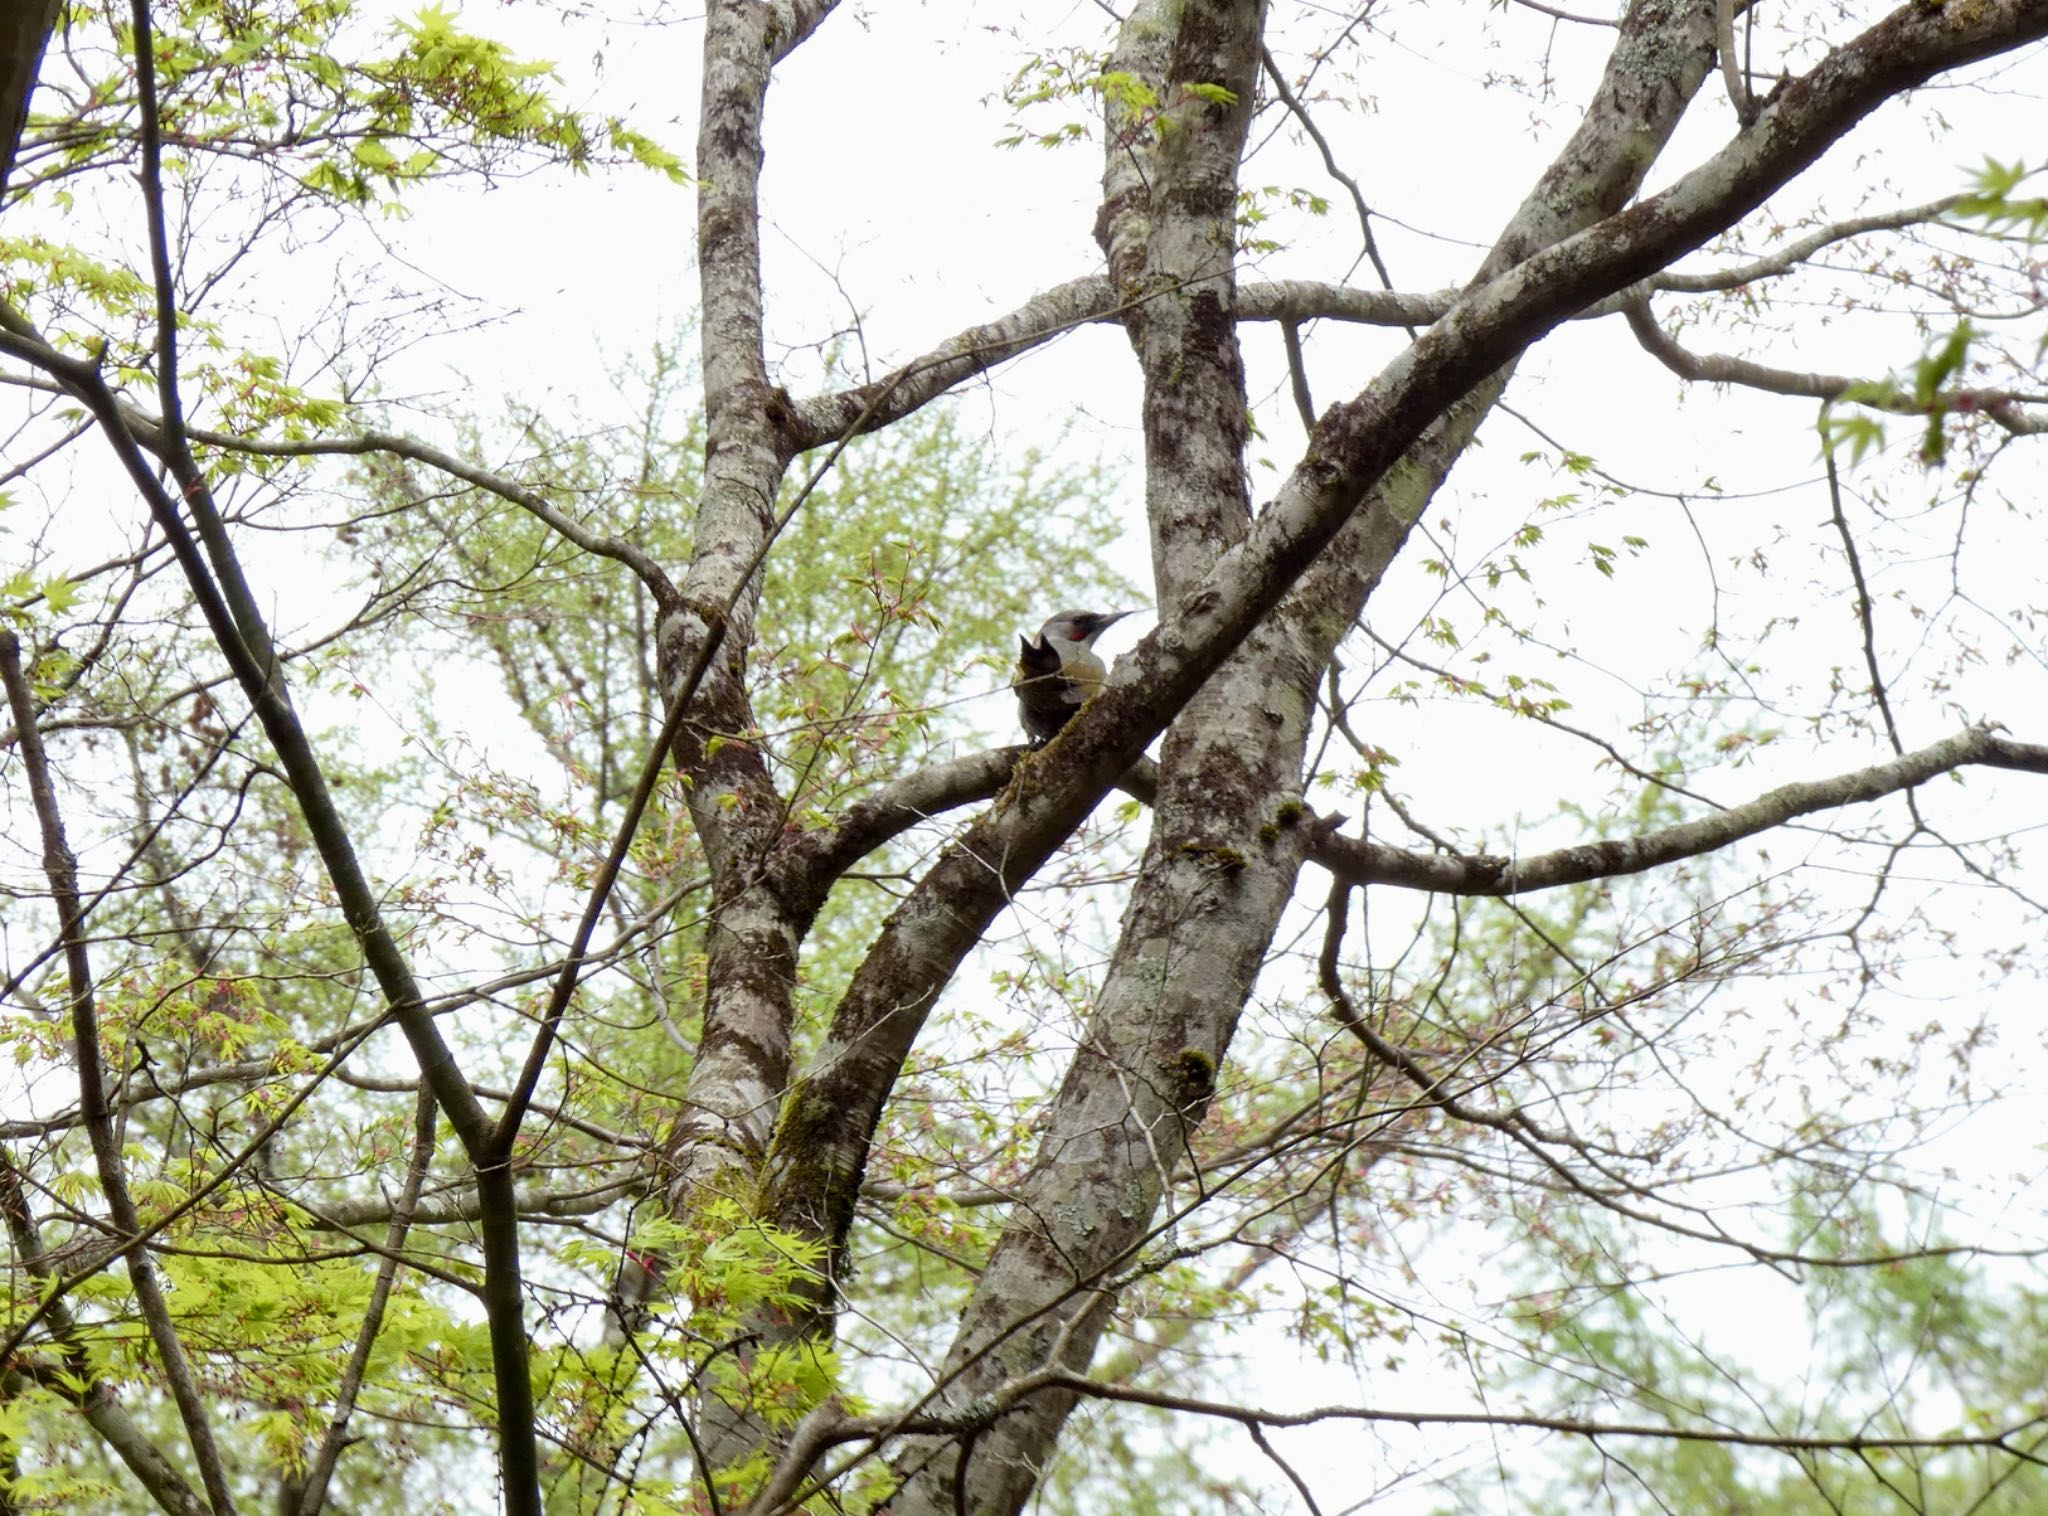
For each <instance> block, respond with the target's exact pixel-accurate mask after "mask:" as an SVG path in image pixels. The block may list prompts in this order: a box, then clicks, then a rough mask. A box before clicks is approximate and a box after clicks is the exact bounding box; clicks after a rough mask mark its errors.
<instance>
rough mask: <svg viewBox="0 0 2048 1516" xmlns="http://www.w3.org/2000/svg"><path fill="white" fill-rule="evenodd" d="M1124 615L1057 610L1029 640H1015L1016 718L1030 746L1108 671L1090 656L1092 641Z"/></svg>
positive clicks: (1047, 735) (1054, 731)
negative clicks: (1016, 650)
mask: <svg viewBox="0 0 2048 1516" xmlns="http://www.w3.org/2000/svg"><path fill="white" fill-rule="evenodd" d="M1128 615H1130V612H1129V611H1061V612H1060V613H1059V614H1058V615H1056V616H1052V617H1049V618H1048V619H1047V621H1046V623H1045V625H1044V626H1042V627H1040V628H1039V629H1038V636H1037V637H1036V638H1035V639H1034V638H1030V637H1025V636H1019V637H1018V638H1017V647H1018V652H1017V674H1016V677H1015V678H1014V679H1012V680H1011V681H1010V683H1011V685H1012V686H1013V687H1014V688H1015V689H1016V691H1017V718H1018V720H1020V721H1022V722H1023V723H1024V735H1025V736H1027V737H1029V738H1030V739H1031V745H1032V746H1033V747H1034V748H1041V747H1044V746H1045V745H1046V744H1047V743H1048V742H1050V741H1052V739H1053V738H1054V737H1056V736H1058V735H1059V730H1060V728H1061V727H1063V726H1065V725H1066V724H1067V722H1068V720H1069V719H1071V718H1072V716H1073V714H1074V712H1076V711H1078V710H1079V709H1080V708H1081V707H1082V705H1083V704H1085V703H1086V702H1087V701H1089V700H1090V699H1092V698H1094V695H1095V692H1096V690H1098V689H1100V688H1101V687H1102V679H1103V675H1105V674H1106V673H1108V672H1109V671H1108V670H1107V669H1105V668H1104V667H1103V666H1102V660H1101V659H1100V658H1098V657H1096V656H1095V639H1096V638H1097V637H1100V636H1101V635H1102V634H1103V632H1104V631H1105V630H1106V629H1107V628H1108V627H1109V626H1110V625H1111V623H1113V622H1117V621H1121V620H1123V618H1124V617H1126V616H1128Z"/></svg>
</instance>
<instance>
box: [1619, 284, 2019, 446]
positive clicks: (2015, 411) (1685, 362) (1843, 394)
mask: <svg viewBox="0 0 2048 1516" xmlns="http://www.w3.org/2000/svg"><path fill="white" fill-rule="evenodd" d="M1626 315H1627V317H1628V325H1629V330H1630V331H1632V332H1634V333H1635V335H1636V340H1637V341H1638V342H1640V343H1641V344H1642V345H1643V349H1644V351H1646V352H1648V353H1649V354H1650V356H1651V357H1653V358H1655V359H1656V360H1657V361H1658V362H1660V363H1662V364H1663V365H1664V366H1665V367H1666V368H1668V369H1670V370H1671V372H1672V373H1674V374H1676V375H1678V377H1679V378H1681V379H1690V380H1693V381H1696V382H1697V381H1704V382H1706V383H1709V384H1740V385H1743V386H1746V387H1747V388H1749V389H1758V390H1767V391H1769V392H1770V393H1771V394H1774V395H1803V396H1806V397H1807V398H1809V399H1813V400H1827V401H1837V400H1853V401H1854V403H1855V404H1857V405H1862V406H1868V407H1869V408H1870V409H1872V410H1879V411H1887V412H1889V413H1891V414H1892V415H1895V416H1926V415H1933V414H1938V413H1941V412H1946V411H1956V412H1962V413H1969V412H1973V411H1981V412H1983V413H1984V414H1985V415H1986V416H1988V417H1990V418H1991V420H1993V421H1995V422H1996V423H1997V424H1998V425H2000V426H2002V427H2004V428H2005V430H2007V431H2008V432H2011V433H2013V434H2014V435H2016V436H2031V435H2037V434H2039V433H2042V432H2048V415H2044V414H2041V413H2039V412H2035V411H2029V410H2026V409H2024V408H2023V403H2024V402H2027V401H2042V400H2043V399H2044V397H2040V396H2033V395H2022V394H2019V393H2016V392H2014V391H2011V390H1978V389H1954V390H1943V391H1942V392H1941V393H1940V394H1938V395H1936V396H1935V397H1934V398H1933V400H1931V401H1921V400H1919V399H1917V398H1915V397H1914V396H1913V395H1912V394H1911V393H1910V392H1909V391H1906V390H1904V389H1900V388H1897V387H1896V386H1885V385H1881V384H1872V383H1871V382H1870V381H1869V380H1867V379H1852V378H1849V377H1848V376H1846V375H1842V374H1817V373H1801V372H1799V371H1797V370H1794V369H1783V368H1771V367H1768V366H1767V365H1765V364H1761V363H1752V362H1750V361H1749V360H1748V359H1747V358H1728V357H1723V356H1720V355H1719V354H1704V355H1702V354H1696V353H1693V352H1690V351H1688V350H1687V349H1685V348H1684V347H1681V346H1680V345H1679V343H1678V342H1677V340H1676V339H1674V338H1673V337H1672V336H1671V335H1670V334H1669V333H1668V332H1666V331H1665V330H1664V328H1663V327H1662V326H1660V325H1658V324H1657V318H1656V317H1655V316H1654V315H1652V314H1651V313H1650V307H1649V302H1648V301H1638V302H1636V303H1634V304H1631V305H1629V306H1628V307H1627V310H1626ZM1851 391H1854V392H1855V393H1854V394H1853V395H1852V394H1851V393H1850V392H1851Z"/></svg>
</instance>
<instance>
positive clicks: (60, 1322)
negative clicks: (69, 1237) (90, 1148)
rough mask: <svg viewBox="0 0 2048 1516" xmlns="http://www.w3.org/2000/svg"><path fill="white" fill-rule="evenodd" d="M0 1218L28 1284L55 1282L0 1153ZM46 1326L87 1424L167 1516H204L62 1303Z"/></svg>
mask: <svg viewBox="0 0 2048 1516" xmlns="http://www.w3.org/2000/svg"><path fill="white" fill-rule="evenodd" d="M0 1212H4V1213H5V1214H6V1217H7V1235H8V1237H9V1238H10V1239H11V1240H12V1241H13V1243H14V1253H15V1258H16V1259H17V1260H18V1263H19V1266H20V1267H21V1268H23V1269H25V1270H27V1271H28V1275H29V1277H30V1278H31V1279H36V1280H41V1281H49V1280H52V1279H54V1278H55V1277H56V1273H55V1270H53V1269H52V1268H51V1267H50V1264H49V1261H48V1259H47V1258H46V1256H45V1254H44V1252H43V1240H42V1237H41V1235H40V1233H39V1231H38V1229H37V1227H36V1223H35V1216H34V1213H33V1212H31V1211H30V1210H29V1204H28V1195H27V1192H26V1191H25V1190H24V1189H23V1187H22V1183H21V1174H20V1172H19V1171H18V1170H17V1169H16V1168H15V1166H14V1161H13V1159H12V1158H11V1157H10V1156H9V1155H7V1154H6V1153H4V1152H0ZM47 1320H48V1321H49V1324H50V1325H49V1331H50V1338H51V1340H52V1341H53V1342H55V1343H56V1345H57V1350H58V1352H60V1353H61V1354H62V1355H63V1358H64V1367H65V1369H66V1371H67V1372H68V1373H69V1374H70V1376H71V1379H72V1381H73V1383H72V1384H68V1385H64V1386H63V1389H64V1393H65V1394H67V1395H69V1396H70V1397H71V1398H72V1399H73V1400H74V1401H75V1402H76V1404H77V1406H78V1408H79V1410H81V1411H82V1412H84V1414H85V1420H86V1424H87V1425H88V1426H90V1427H91V1428H92V1429H93V1430H94V1431H95V1432H97V1433H99V1435H100V1438H101V1440H102V1441H104V1442H105V1443H106V1445H107V1446H108V1447H109V1448H111V1449H113V1451H114V1456H115V1457H117V1458H119V1459H120V1460H121V1462H122V1463H124V1464H126V1465H127V1466H128V1471H129V1472H130V1473H131V1474H133V1475H134V1476H135V1478H136V1480H137V1481H138V1482H139V1483H140V1484H141V1485H142V1487H143V1489H145V1490H147V1491H148V1492H149V1496H150V1498H151V1499H152V1500H154V1501H155V1502H156V1503H157V1504H158V1505H160V1506H162V1507H163V1508H164V1509H165V1510H166V1511H169V1512H170V1513H171V1516H207V1504H206V1502H205V1501H204V1500H202V1499H201V1498H200V1496H199V1492H198V1491H197V1490H195V1489H193V1488H192V1486H191V1485H189V1484H187V1483H186V1482H185V1476H184V1475H182V1474H180V1473H179V1472H178V1466H177V1465H176V1464H174V1463H172V1462H171V1460H170V1459H169V1458H168V1457H166V1456H165V1454H164V1451H163V1449H161V1448H159V1447H158V1446H157V1445H156V1444H155V1443H154V1442H152V1441H151V1440H150V1439H149V1437H148V1435H147V1434H146V1433H145V1432H144V1431H143V1430H142V1428H141V1427H139V1426H137V1425H136V1424H135V1419H134V1418H133V1417H131V1416H130V1415H129V1414H128V1413H127V1411H125V1410H123V1409H122V1407H121V1402H120V1401H119V1400H118V1399H116V1398H115V1392H114V1388H113V1386H112V1385H110V1384H108V1383H107V1382H106V1380H105V1379H103V1378H102V1377H101V1376H100V1375H99V1374H98V1372H97V1371H95V1370H94V1368H93V1365H92V1358H91V1355H90V1354H89V1353H88V1352H87V1351H86V1346H85V1343H84V1341H83V1340H82V1339H81V1338H80V1337H79V1335H78V1325H77V1323H76V1322H75V1321H74V1320H73V1319H72V1316H71V1308H70V1307H69V1306H68V1305H66V1304H65V1303H64V1302H63V1301H62V1300H61V1299H60V1300H58V1301H57V1302H56V1303H55V1304H54V1305H53V1306H52V1307H51V1308H50V1310H49V1313H48V1316H47Z"/></svg>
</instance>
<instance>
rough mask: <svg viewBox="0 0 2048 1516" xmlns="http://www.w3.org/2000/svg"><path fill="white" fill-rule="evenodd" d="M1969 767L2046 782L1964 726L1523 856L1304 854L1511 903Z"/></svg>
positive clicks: (1373, 879)
mask: <svg viewBox="0 0 2048 1516" xmlns="http://www.w3.org/2000/svg"><path fill="white" fill-rule="evenodd" d="M1971 765H1979V766H1983V767H1988V768H2004V769H2018V770H2021V771H2023V772H2026V773H2033V774H2048V747H2041V746H2035V745H2033V744H2029V743H2019V742H2013V741H2010V740H2008V739H2007V738H2004V737H2000V736H1998V735H1997V734H1996V733H1995V732H1994V731H1993V729H1992V728H1990V727H1988V726H1974V727H1971V728H1969V729H1968V730H1966V731H1963V732H1959V733H1957V734H1956V735H1955V736H1953V737H1949V738H1945V739H1944V740H1942V741H1940V742H1937V743H1935V744H1933V745H1932V746H1931V747H1924V748H1921V749H1919V750H1918V751H1915V752H1911V753H1907V754H1905V755H1903V756H1902V757H1899V758H1895V759H1893V760H1891V761H1890V762H1888V763H1880V764H1876V765H1874V766H1872V767H1870V768H1864V769H1856V770H1853V771H1851V772H1849V773H1846V774H1838V775H1836V776H1835V777H1834V778H1832V779H1817V780H1811V781H1807V782H1805V783H1800V784H1788V785H1784V786H1782V787H1780V788H1778V789H1775V790H1771V791H1769V792H1768V793H1766V794H1763V795H1759V796H1758V797H1757V798H1756V799H1754V800H1752V801H1750V802H1748V803H1747V804H1746V805H1738V806H1734V807H1731V808H1730V809H1728V810H1725V811H1721V812H1719V813H1718V814H1716V815H1712V816H1705V817H1702V818H1700V819H1699V820H1697V821H1686V822H1681V823H1679V824H1678V825H1677V826H1671V827H1665V828H1663V829H1662V830H1660V831H1655V832H1646V833H1643V834H1641V835H1640V836H1636V837H1617V838H1612V839H1610V840H1608V841H1605V842H1588V843H1582V844H1580V845H1578V846H1576V847H1567V848H1559V849H1557V850H1556V851H1554V852H1549V853H1538V854H1537V855H1535V856H1534V857H1532V858H1521V859H1516V858H1502V857H1498V856H1495V855H1492V854H1481V855H1477V856H1465V855H1460V854H1455V853H1452V854H1445V853H1414V852H1409V851H1407V850H1406V849H1403V848H1395V847H1388V846H1387V845H1386V844H1384V843H1378V842H1370V841H1364V840H1360V839H1357V838H1350V837H1339V836H1331V837H1328V838H1326V839H1325V840H1324V841H1323V842H1322V843H1321V844H1320V845H1319V846H1318V847H1317V848H1316V850H1315V851H1314V852H1313V853H1312V854H1311V855H1310V856H1311V857H1312V858H1313V859H1314V860H1315V861H1316V862H1317V863H1320V864H1322V865H1323V866H1324V867H1325V868H1327V869H1329V870H1330V872H1331V873H1332V874H1334V875H1336V876H1337V877H1338V878H1339V879H1342V880H1345V881H1347V882H1349V883H1351V884H1397V885H1403V886H1406V887H1407V888H1410V889H1419V890H1434V891H1437V892H1439V893H1442V894H1447V895H1493V896H1499V895H1520V894H1525V893H1527V892H1529V891H1531V890H1547V889H1556V888H1557V887H1559V886H1560V885H1567V884H1583V883H1585V882H1587V881H1588V880H1593V879H1611V878H1614V877H1615V876H1617V875H1621V874H1638V873H1641V872H1642V871H1643V870H1645V869H1653V868H1657V867H1659V866H1661V865H1663V864H1667V863H1676V862H1678V861H1679V860H1681V859H1685V858H1697V857H1701V856H1703V855H1704V854H1707V853H1711V852H1715V851H1717V850H1718V849H1721V848H1724V847H1727V846H1729V845H1730V844H1731V843H1735V842H1739V841H1741V840H1742V839H1743V838H1745V837H1754V836H1756V835H1757V834H1758V833H1760V832H1767V831H1769V830H1771V828H1773V827H1777V826H1782V825H1784V823H1786V822H1787V821H1791V820H1794V819H1796V818H1798V817H1800V816H1808V815H1812V814H1813V813H1814V812H1815V811H1829V810H1839V809H1840V808H1841V807H1843V806H1846V805H1858V804H1861V803H1864V802H1866V801H1871V800H1878V799H1882V798H1883V797H1884V796H1886V795H1893V794H1897V793H1899V792H1900V791H1902V790H1909V789H1911V788H1912V787H1913V786H1915V785H1919V784H1925V783H1926V782H1927V781H1928V780H1930V779H1933V778H1936V777H1938V776H1939V775H1942V774H1946V773H1949V772H1951V771H1953V770H1956V769H1960V768H1965V767H1968V766H1971Z"/></svg>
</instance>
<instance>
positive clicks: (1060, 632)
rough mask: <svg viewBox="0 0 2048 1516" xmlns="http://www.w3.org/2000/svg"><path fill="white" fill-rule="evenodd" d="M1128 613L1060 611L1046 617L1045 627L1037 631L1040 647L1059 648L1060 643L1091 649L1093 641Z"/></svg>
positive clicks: (1128, 613)
mask: <svg viewBox="0 0 2048 1516" xmlns="http://www.w3.org/2000/svg"><path fill="white" fill-rule="evenodd" d="M1130 614H1131V613H1130V612H1129V611H1060V612H1059V613H1057V614H1056V615H1052V616H1048V617H1047V618H1046V620H1045V625H1044V626H1042V627H1040V628H1039V629H1038V640H1039V642H1040V644H1041V645H1046V646H1051V647H1054V648H1057V647H1059V645H1060V644H1061V643H1066V644H1069V645H1078V646H1081V647H1086V648H1092V647H1093V646H1094V645H1095V639H1096V638H1097V637H1100V636H1101V635H1102V634H1103V633H1104V632H1105V631H1107V630H1108V629H1109V627H1110V626H1111V625H1112V624H1113V623H1115V622H1118V621H1121V620H1123V619H1124V617H1126V616H1128V615H1130Z"/></svg>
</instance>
